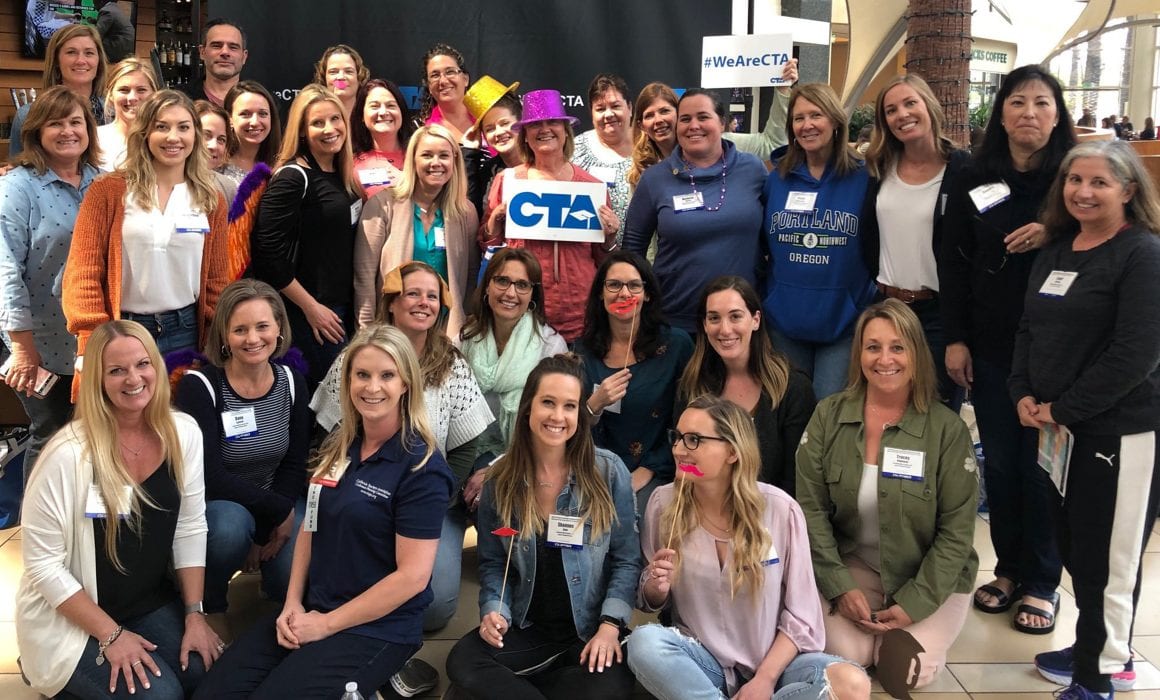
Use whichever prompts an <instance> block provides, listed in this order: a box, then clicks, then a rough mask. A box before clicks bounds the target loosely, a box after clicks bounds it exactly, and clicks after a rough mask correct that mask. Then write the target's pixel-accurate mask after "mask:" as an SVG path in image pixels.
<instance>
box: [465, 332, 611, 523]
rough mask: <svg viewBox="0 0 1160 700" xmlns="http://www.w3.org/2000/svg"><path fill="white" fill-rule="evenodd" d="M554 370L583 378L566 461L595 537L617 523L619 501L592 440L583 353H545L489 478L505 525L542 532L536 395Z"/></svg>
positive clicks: (532, 377)
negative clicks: (537, 486) (506, 445)
mask: <svg viewBox="0 0 1160 700" xmlns="http://www.w3.org/2000/svg"><path fill="white" fill-rule="evenodd" d="M549 374H562V375H564V376H567V377H574V378H575V379H576V381H577V382H579V383H580V406H581V408H580V409H579V410H578V411H577V412H576V432H575V433H574V434H573V435H572V437H570V438H568V442H567V444H566V445H565V447H564V461H565V463H567V465H568V467H569V469H571V471H572V476H573V477H574V478H575V479H576V492H577V501H578V502H579V504H580V513H579V515H580V518H581V519H582V520H585V521H588V522H590V523H591V524H592V539H593V541H595V540H596V539H598V538H600V537H601V536H602V535H603V534H604V533H605V532H607V531H608V530H610V529H611V528H612V526H613V524H614V523H616V506H615V505H614V504H613V502H612V493H611V492H610V491H609V490H608V484H607V483H606V482H605V480H604V478H603V477H602V476H601V475H600V472H599V471H597V470H596V447H595V445H593V443H592V426H591V419H590V417H589V415H588V411H586V410H584V409H583V405H584V402H585V401H586V400H587V392H586V391H585V390H584V386H585V382H584V370H583V368H582V367H581V365H580V359H579V358H578V357H577V356H576V355H573V354H570V353H569V354H566V355H556V356H554V357H545V358H544V359H542V360H540V363H539V364H538V365H536V368H535V369H533V370H532V372H531V374H529V375H528V381H527V383H525V384H524V393H523V394H522V395H521V396H520V408H519V412H518V413H517V414H516V420H515V427H514V428H512V444H511V447H510V448H509V449H508V451H507V453H506V454H505V455H504V456H503V457H501V458H500V459H499V461H498V462H496V463H495V466H493V467H492V468H491V469H490V470H489V471H488V475H487V478H488V479H489V480H491V481H494V482H495V491H494V493H495V509H496V513H497V514H498V515H499V520H500V522H501V523H503V524H504V525H507V526H510V527H516V526H517V523H518V527H519V530H520V538H521V539H525V540H526V539H530V538H531V537H532V535H533V534H534V535H536V536H539V535H541V534H543V531H544V525H543V522H541V520H540V516H539V513H537V512H536V498H535V494H534V493H533V489H532V488H531V484H533V483H534V482H535V479H536V452H535V447H534V446H533V445H532V428H531V414H532V401H533V400H534V399H535V397H536V392H538V391H539V390H540V382H541V381H542V380H543V379H544V377H546V376H547V375H549Z"/></svg>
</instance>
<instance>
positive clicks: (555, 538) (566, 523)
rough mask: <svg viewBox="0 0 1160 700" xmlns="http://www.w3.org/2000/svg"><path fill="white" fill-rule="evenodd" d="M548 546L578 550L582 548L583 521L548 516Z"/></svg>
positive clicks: (561, 516) (554, 515) (580, 519)
mask: <svg viewBox="0 0 1160 700" xmlns="http://www.w3.org/2000/svg"><path fill="white" fill-rule="evenodd" d="M548 544H549V545H551V546H553V547H560V548H562V549H580V548H582V547H583V546H584V519H583V518H575V517H572V516H570V515H557V514H555V513H553V514H552V515H549V516H548Z"/></svg>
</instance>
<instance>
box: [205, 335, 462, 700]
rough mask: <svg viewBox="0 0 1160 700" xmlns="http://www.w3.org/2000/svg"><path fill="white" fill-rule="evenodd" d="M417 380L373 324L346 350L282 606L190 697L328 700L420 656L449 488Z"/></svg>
mask: <svg viewBox="0 0 1160 700" xmlns="http://www.w3.org/2000/svg"><path fill="white" fill-rule="evenodd" d="M422 381H423V379H422V375H421V374H420V372H419V361H418V360H417V359H416V358H415V352H414V350H412V349H411V343H410V342H409V341H408V340H407V337H406V336H405V335H403V334H402V332H400V331H398V330H396V329H394V328H390V327H387V326H369V327H367V328H365V329H363V330H362V331H360V332H359V333H358V334H357V335H356V336H355V337H354V340H352V341H351V343H350V346H349V348H348V351H347V354H346V357H345V360H344V362H343V367H342V388H343V391H342V423H341V424H340V426H339V427H338V429H336V430H335V432H333V433H331V434H330V436H329V437H328V438H327V439H326V441H325V442H324V443H323V445H322V449H321V453H320V455H319V466H318V469H317V470H316V471H315V473H314V478H313V480H312V482H311V485H310V492H309V495H308V497H307V507H306V520H305V521H304V522H303V527H302V532H300V533H299V534H298V539H297V541H296V542H295V545H294V563H293V566H292V568H291V571H290V587H289V590H288V591H287V593H286V604H285V606H284V607H283V608H282V612H281V613H279V614H278V615H277V617H276V618H275V619H267V620H266V621H265V622H259V623H258V624H257V625H255V626H254V627H253V628H252V629H251V630H250V631H249V632H248V633H247V634H245V635H244V636H242V637H241V638H240V639H239V640H238V641H237V642H235V643H234V644H233V646H231V647H230V651H229V653H228V654H227V655H226V656H224V657H223V658H222V660H221V662H220V663H219V664H218V665H217V666H215V667H214V672H213V673H212V674H210V675H209V676H207V677H206V679H205V682H204V683H202V686H201V687H200V688H199V689H198V695H197V697H199V698H214V700H217V699H219V698H287V697H294V698H326V699H327V700H329V699H331V698H336V697H338V696H339V695H341V694H342V689H343V686H344V684H345V683H346V682H348V681H354V682H357V683H358V685H359V687H360V688H362V689H363V690H364V692H366V691H370V690H373V689H374V688H380V687H382V686H383V685H385V684H386V683H387V681H388V679H390V677H391V675H392V674H394V673H395V672H396V671H398V670H399V668H400V667H402V665H403V662H405V661H406V660H407V659H409V658H410V657H411V655H412V654H414V653H415V652H416V651H417V650H418V649H419V647H420V646H422V642H423V612H424V610H425V609H426V608H427V606H428V605H429V604H430V603H431V588H430V586H429V585H428V584H429V581H430V579H431V569H432V567H433V566H434V564H435V549H436V547H437V546H438V544H439V532H440V529H441V526H442V523H443V511H444V510H445V509H446V507H447V501H448V500H449V499H450V498H451V491H452V483H453V481H452V477H451V470H450V469H449V468H448V467H447V463H446V462H445V461H444V459H443V457H442V456H440V455H439V453H438V452H437V451H436V450H435V446H434V445H435V440H434V437H433V436H432V435H431V428H430V427H429V426H428V424H427V412H426V409H425V407H424V405H423V392H422V391H419V390H418V389H419V388H420V387H421V386H422ZM315 544H317V545H318V546H317V547H315V546H314V545H315Z"/></svg>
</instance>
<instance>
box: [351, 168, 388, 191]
mask: <svg viewBox="0 0 1160 700" xmlns="http://www.w3.org/2000/svg"><path fill="white" fill-rule="evenodd" d="M358 181H359V182H361V183H362V184H363V187H377V186H378V185H389V184H391V172H390V171H389V170H387V169H386V168H367V169H366V170H360V171H359V173H358Z"/></svg>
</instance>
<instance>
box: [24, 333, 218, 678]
mask: <svg viewBox="0 0 1160 700" xmlns="http://www.w3.org/2000/svg"><path fill="white" fill-rule="evenodd" d="M89 349H90V358H91V359H90V371H88V372H85V373H84V374H83V375H82V380H81V387H80V395H79V398H78V401H77V408H76V418H75V420H73V421H72V422H71V423H69V424H68V425H66V426H65V427H64V428H62V429H61V430H60V432H58V433H57V434H56V435H55V436H53V438H52V439H51V440H50V441H49V442H48V445H46V446H45V449H44V451H43V452H42V453H41V455H40V460H39V461H38V462H37V464H36V471H34V472H33V474H32V478H31V479H30V480H29V482H28V490H27V492H26V493H25V494H24V509H23V523H22V524H23V525H24V531H23V532H24V534H23V537H24V543H23V544H24V546H23V550H24V573H23V575H22V576H21V578H20V588H19V590H18V591H17V594H16V642H17V645H18V647H19V649H20V665H21V670H22V672H23V674H24V676H25V678H27V680H28V682H29V685H31V686H32V687H33V689H35V690H36V691H37V692H40V693H43V694H45V695H49V696H54V695H56V694H57V693H62V692H63V693H65V694H66V696H68V697H77V698H82V699H83V700H89V699H93V700H96V699H98V698H108V697H111V696H113V695H114V694H116V695H117V696H118V697H122V696H123V695H122V694H123V693H125V691H126V690H127V691H128V693H135V692H136V689H137V688H138V687H140V688H142V690H143V691H148V692H146V693H145V694H146V695H147V696H148V697H150V698H166V699H173V700H181V699H182V698H185V697H187V696H188V694H189V693H191V692H193V689H194V687H195V686H196V685H197V683H198V681H199V680H200V679H201V677H202V676H203V674H204V673H205V670H206V669H207V668H209V667H210V666H211V665H212V664H213V662H214V661H215V660H216V659H217V658H218V656H219V655H220V654H221V652H222V649H223V648H224V645H223V644H222V643H221V640H220V639H218V636H217V635H216V634H215V633H214V632H213V630H211V629H210V627H209V625H207V624H206V621H205V617H204V615H203V610H202V603H201V594H202V574H203V572H204V568H203V567H204V566H205V490H204V487H203V486H202V484H203V483H204V482H203V480H202V470H201V466H202V453H201V444H202V443H201V433H200V431H199V430H198V426H197V423H196V422H194V420H193V419H192V418H190V417H189V416H186V415H183V414H181V413H176V412H174V411H173V410H171V409H170V408H169V384H168V382H167V381H166V377H165V370H164V365H163V364H162V362H161V353H159V352H158V351H157V345H156V343H154V342H153V338H152V337H150V335H149V332H148V331H146V330H145V329H144V328H143V327H142V326H141V325H139V324H137V323H134V322H133V321H110V322H108V323H105V324H102V325H100V326H97V328H96V329H94V330H93V333H92V335H91V337H90V338H89ZM106 504H111V506H109V505H106ZM110 511H112V516H113V517H110ZM173 570H176V577H177V584H178V585H177V587H174V581H173V578H172V573H171V572H172V571H173ZM106 661H107V662H108V664H107V665H106V663H105V662H106Z"/></svg>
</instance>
